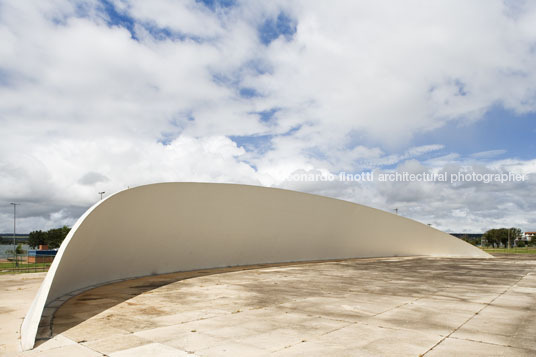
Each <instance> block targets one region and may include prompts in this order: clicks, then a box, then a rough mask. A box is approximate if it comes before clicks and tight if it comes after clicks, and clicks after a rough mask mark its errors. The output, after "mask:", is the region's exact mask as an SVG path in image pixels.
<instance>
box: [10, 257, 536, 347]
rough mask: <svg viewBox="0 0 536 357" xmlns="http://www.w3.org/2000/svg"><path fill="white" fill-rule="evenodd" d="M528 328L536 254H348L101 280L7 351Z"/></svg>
mask: <svg viewBox="0 0 536 357" xmlns="http://www.w3.org/2000/svg"><path fill="white" fill-rule="evenodd" d="M251 268H254V269H251ZM0 278H3V277H0ZM34 280H35V279H34ZM29 281H30V282H31V281H33V280H29ZM11 283H13V281H11ZM0 284H1V285H6V284H7V285H9V283H8V282H6V281H4V280H1V279H0ZM18 284H19V285H18V286H24V284H23V283H22V282H19V283H18ZM21 284H22V285H21ZM2 294H3V295H2V298H3V299H1V300H0V301H2V302H4V301H5V300H6V299H7V298H9V297H6V299H4V294H5V293H2ZM10 296H11V298H13V296H15V295H10ZM32 297H33V296H32ZM30 300H31V299H30ZM21 301H22V300H21ZM29 303H30V302H28V305H29ZM2 308H5V307H4V305H1V306H0V309H2ZM24 312H25V311H23V312H21V314H22V316H23V315H24ZM2 316H3V317H4V314H2ZM2 320H5V318H3V319H2ZM18 323H19V324H20V320H19V321H18ZM49 323H50V321H43V324H44V325H43V326H46V325H47V324H49ZM534 331H536V257H531V256H501V257H497V258H496V259H489V260H485V259H454V258H449V259H446V258H423V257H414V258H382V259H352V260H344V261H337V262H322V263H301V264H292V265H276V266H263V267H250V269H248V270H243V268H227V269H214V270H203V271H197V272H188V273H175V274H166V275H160V276H152V277H146V278H140V279H135V280H128V281H123V282H119V283H115V284H111V285H106V286H101V287H98V288H95V289H92V290H88V291H86V292H83V293H81V294H80V295H77V296H75V297H73V298H71V299H69V300H67V301H66V302H65V303H64V304H63V305H61V306H60V307H59V308H58V309H57V310H56V311H55V315H54V318H53V320H52V338H51V339H46V340H41V341H39V342H38V344H37V346H36V348H35V349H34V350H32V351H28V352H24V353H20V352H19V355H20V356H73V355H76V356H103V355H106V356H114V357H115V356H140V355H158V356H168V355H169V356H192V355H198V356H222V355H230V356H238V355H246V356H264V355H272V356H305V355H307V356H311V355H312V356H315V355H316V356H326V355H329V356H385V355H397V356H420V355H425V356H458V355H459V356H480V355H482V356H532V355H536V339H535V338H534ZM12 342H13V341H12ZM12 345H14V343H13V344H12ZM12 345H9V346H11V351H14V350H13V348H12ZM6 346H7V345H6ZM5 350H6V351H9V350H10V349H9V348H8V347H6V349H5Z"/></svg>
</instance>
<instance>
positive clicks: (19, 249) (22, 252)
mask: <svg viewBox="0 0 536 357" xmlns="http://www.w3.org/2000/svg"><path fill="white" fill-rule="evenodd" d="M15 253H16V254H24V249H22V244H20V243H19V244H18V245H17V248H15Z"/></svg>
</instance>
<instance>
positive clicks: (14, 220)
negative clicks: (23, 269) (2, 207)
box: [10, 202, 20, 266]
mask: <svg viewBox="0 0 536 357" xmlns="http://www.w3.org/2000/svg"><path fill="white" fill-rule="evenodd" d="M10 204H12V205H13V255H14V256H15V266H19V262H18V261H17V244H16V242H15V236H16V235H17V206H18V205H20V203H14V202H11V203H10Z"/></svg>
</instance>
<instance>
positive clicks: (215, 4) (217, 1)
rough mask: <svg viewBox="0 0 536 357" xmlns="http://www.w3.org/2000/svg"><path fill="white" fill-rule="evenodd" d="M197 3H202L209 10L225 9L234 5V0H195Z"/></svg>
mask: <svg viewBox="0 0 536 357" xmlns="http://www.w3.org/2000/svg"><path fill="white" fill-rule="evenodd" d="M195 2H196V3H198V4H203V5H205V6H206V7H207V8H209V9H210V10H212V11H214V10H217V9H227V8H230V7H233V6H235V5H236V1H235V0H195Z"/></svg>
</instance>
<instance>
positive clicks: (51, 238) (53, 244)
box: [47, 226, 71, 249]
mask: <svg viewBox="0 0 536 357" xmlns="http://www.w3.org/2000/svg"><path fill="white" fill-rule="evenodd" d="M70 230H71V228H69V227H67V226H63V227H61V228H53V229H50V230H49V231H48V232H47V243H48V247H49V248H51V249H54V248H59V246H60V245H61V242H63V240H64V239H65V237H67V234H69V231H70Z"/></svg>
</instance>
